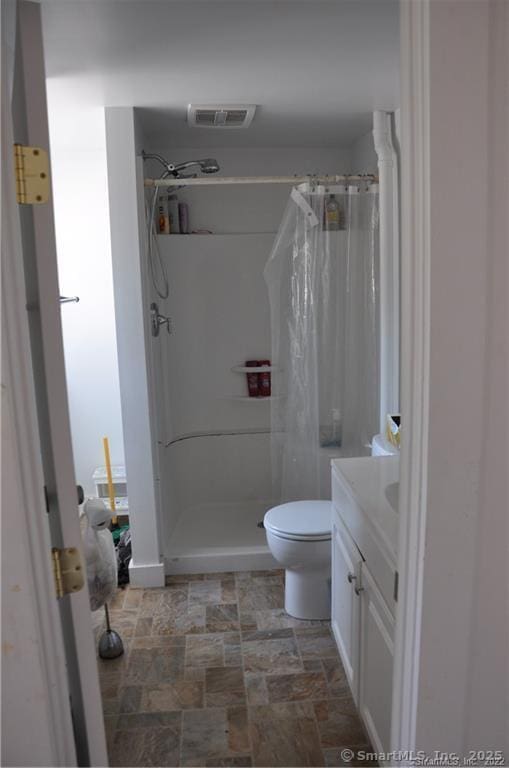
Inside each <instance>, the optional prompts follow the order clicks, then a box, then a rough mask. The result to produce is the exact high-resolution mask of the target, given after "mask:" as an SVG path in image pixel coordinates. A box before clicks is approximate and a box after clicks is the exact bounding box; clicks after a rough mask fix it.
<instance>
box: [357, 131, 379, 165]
mask: <svg viewBox="0 0 509 768" xmlns="http://www.w3.org/2000/svg"><path fill="white" fill-rule="evenodd" d="M350 152H351V158H352V169H353V170H354V172H355V173H378V158H377V156H376V152H375V144H374V142H373V133H372V131H369V132H368V133H366V134H364V136H360V138H358V139H357V141H355V142H354V143H353V144H352V146H351V147H350Z"/></svg>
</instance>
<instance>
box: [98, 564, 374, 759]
mask: <svg viewBox="0 0 509 768" xmlns="http://www.w3.org/2000/svg"><path fill="white" fill-rule="evenodd" d="M283 604H284V571H253V572H245V573H235V574H233V573H222V574H205V575H201V574H200V575H193V576H171V577H168V579H167V586H166V587H165V588H162V589H150V590H137V589H131V588H127V589H125V590H123V591H122V590H119V591H118V593H117V596H116V598H115V599H114V600H113V602H112V603H111V605H110V617H111V624H112V627H113V628H114V629H116V630H117V631H118V632H119V633H120V634H121V636H122V639H123V641H124V645H125V653H124V655H123V656H122V657H120V658H119V659H115V660H109V661H104V660H101V659H99V660H98V664H99V675H100V681H101V691H102V698H103V708H104V715H105V723H106V733H107V738H108V751H109V757H110V764H111V765H112V766H340V765H359V764H363V763H362V761H360V760H359V759H354V760H352V761H350V762H345V761H344V759H343V758H342V756H341V750H342V749H344V748H350V749H352V750H353V751H354V752H356V751H357V750H365V751H369V750H370V747H369V742H368V738H367V736H366V733H365V731H364V729H363V727H362V724H361V722H360V720H359V718H358V716H357V713H356V710H355V706H354V703H353V700H352V697H351V695H350V691H349V687H348V683H347V682H346V679H345V674H344V671H343V667H342V665H341V662H340V660H339V656H338V653H337V650H336V646H335V643H334V641H333V638H332V636H331V632H330V627H329V624H328V622H319V621H313V622H312V621H299V620H297V619H293V618H291V617H290V616H288V615H287V614H286V613H285V611H284V610H283ZM93 615H94V620H95V630H96V633H97V634H99V633H100V631H101V630H102V628H103V627H102V626H101V625H102V618H103V611H98V612H96V613H95V614H93ZM371 764H372V763H371Z"/></svg>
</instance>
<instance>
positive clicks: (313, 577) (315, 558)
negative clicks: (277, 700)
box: [263, 435, 398, 619]
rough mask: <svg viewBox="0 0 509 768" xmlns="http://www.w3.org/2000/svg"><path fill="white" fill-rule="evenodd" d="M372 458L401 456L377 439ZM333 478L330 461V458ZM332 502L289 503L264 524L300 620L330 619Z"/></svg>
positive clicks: (291, 609) (290, 606)
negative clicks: (283, 571) (284, 571)
mask: <svg viewBox="0 0 509 768" xmlns="http://www.w3.org/2000/svg"><path fill="white" fill-rule="evenodd" d="M371 453H372V455H373V456H389V455H393V454H396V453H398V449H397V448H395V447H394V446H393V445H391V443H389V441H388V440H387V439H386V438H385V437H384V436H383V435H375V437H374V438H373V442H372V448H371ZM327 464H328V473H329V474H328V477H329V478H330V457H329V458H328V462H327ZM331 516H332V502H330V501H290V502H288V503H287V504H280V505H279V506H277V507H272V509H269V511H268V512H267V513H266V515H265V517H264V520H263V524H264V526H265V533H266V535H267V544H268V546H269V549H270V551H271V552H272V554H273V556H274V558H275V559H276V560H277V561H278V563H280V564H281V565H282V566H283V568H285V569H286V584H285V611H286V612H287V613H288V614H290V616H294V617H295V618H297V619H329V618H330V613H331V592H330V570H331V528H332V520H331Z"/></svg>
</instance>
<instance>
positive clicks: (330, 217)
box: [325, 195, 341, 231]
mask: <svg viewBox="0 0 509 768" xmlns="http://www.w3.org/2000/svg"><path fill="white" fill-rule="evenodd" d="M340 219H341V211H340V208H339V203H338V201H337V200H336V198H335V197H334V195H329V199H328V200H327V202H326V203H325V229H326V230H328V231H337V230H338V229H339V228H340Z"/></svg>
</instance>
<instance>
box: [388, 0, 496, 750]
mask: <svg viewBox="0 0 509 768" xmlns="http://www.w3.org/2000/svg"><path fill="white" fill-rule="evenodd" d="M424 10H425V13H424V15H426V14H427V13H429V36H430V40H429V62H430V69H429V77H430V84H429V129H430V130H429V147H425V149H426V150H427V151H429V155H428V157H429V180H430V189H431V192H432V194H431V196H430V201H429V202H430V211H429V231H430V235H431V241H430V276H429V286H426V294H427V295H428V290H429V314H430V349H429V414H430V416H429V435H428V446H427V456H428V468H427V478H426V484H425V493H426V495H427V499H426V519H425V521H423V523H422V525H424V524H425V528H424V529H423V530H424V532H425V548H424V552H423V582H422V590H423V605H422V618H421V626H420V655H419V658H418V664H419V694H418V702H417V724H416V726H417V732H416V748H418V749H423V750H427V751H431V750H435V749H438V750H443V751H446V752H451V751H452V752H457V753H459V754H460V755H465V754H466V755H468V751H469V750H471V749H492V750H495V749H502V750H504V749H505V750H506V755H505V762H507V760H508V759H509V742H508V738H509V729H508V719H507V718H508V711H509V710H508V702H509V668H508V649H509V558H508V549H509V548H508V542H509V537H508V525H509V519H508V514H507V513H508V508H509V493H508V475H509V472H508V470H509V455H508V450H509V418H508V400H507V392H508V391H509V381H508V379H509V349H508V328H509V318H508V303H507V295H508V290H509V279H508V260H507V254H508V252H509V230H508V226H507V221H508V217H507V212H508V211H509V88H508V72H509V66H508V65H509V61H508V50H509V45H508V44H509V6H508V4H507V3H506V2H504V1H503V0H502V1H501V2H498V0H493V2H490V3H486V2H482V0H473V1H472V2H464V3H457V2H454V1H451V0H442V2H440V3H435V2H430V3H429V6H428V7H427V8H425V9H424ZM424 29H426V27H424ZM426 90H427V89H426V88H425V89H424V91H425V93H424V96H427V95H428V94H427V93H426ZM405 124H406V123H405ZM420 128H421V127H420V126H418V130H417V131H416V134H417V133H418V132H419V129H420ZM423 129H424V130H426V127H425V126H423ZM409 138H414V136H411V137H407V136H406V135H403V143H405V142H406V141H407V140H408V139H409ZM418 159H419V160H420V159H421V158H418ZM415 165H416V166H418V163H417V162H416V164H415ZM418 167H419V168H420V167H421V165H419V166H418ZM427 168H428V166H427V165H426V167H425V172H427ZM416 236H420V233H419V232H418V233H417V235H416ZM416 661H417V660H416ZM412 674H413V671H412Z"/></svg>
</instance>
